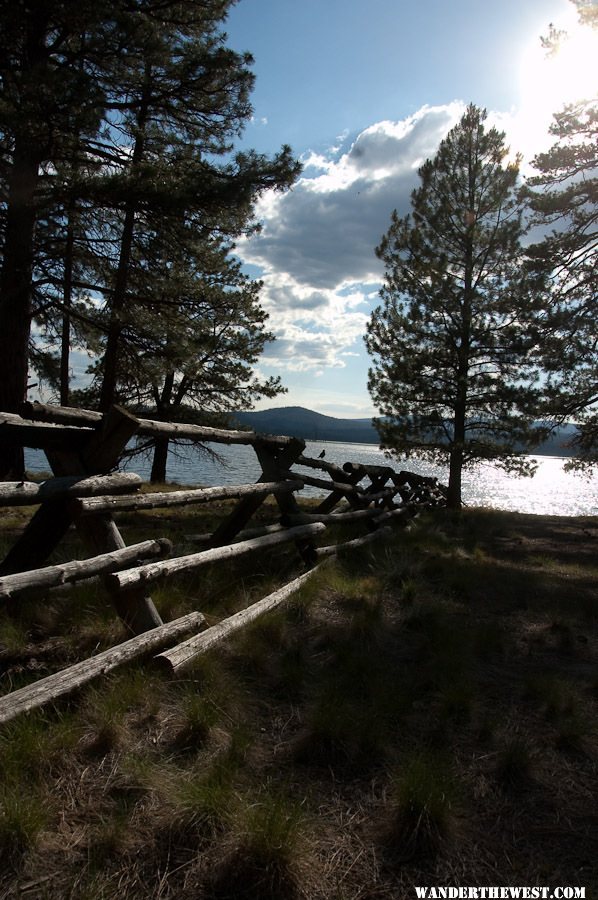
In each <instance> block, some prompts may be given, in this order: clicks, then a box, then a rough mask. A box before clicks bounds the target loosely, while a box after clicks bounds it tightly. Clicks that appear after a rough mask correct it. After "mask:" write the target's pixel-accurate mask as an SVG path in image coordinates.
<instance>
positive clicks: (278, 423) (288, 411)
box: [232, 406, 576, 456]
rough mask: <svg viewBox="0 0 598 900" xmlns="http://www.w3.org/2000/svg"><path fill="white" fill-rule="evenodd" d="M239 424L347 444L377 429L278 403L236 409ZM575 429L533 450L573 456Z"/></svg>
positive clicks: (374, 437)
mask: <svg viewBox="0 0 598 900" xmlns="http://www.w3.org/2000/svg"><path fill="white" fill-rule="evenodd" d="M232 418H234V420H236V421H237V422H238V423H239V425H242V426H243V425H244V426H245V427H247V428H251V429H252V430H253V431H257V432H261V433H262V434H288V435H290V436H291V437H298V438H303V439H304V440H306V441H339V442H341V443H348V444H377V443H378V432H377V431H376V429H375V428H374V426H373V424H372V420H371V419H336V418H334V417H333V416H324V415H322V413H318V412H314V410H312V409H305V407H303V406H282V407H277V408H275V409H263V410H258V411H256V412H237V413H234V416H233V417H232ZM575 432H576V428H575V426H574V425H563V426H562V427H561V428H559V429H557V430H555V431H554V432H553V434H552V435H551V437H550V438H549V439H548V440H547V441H545V442H544V443H543V444H541V445H540V446H539V447H538V448H537V449H536V450H535V451H534V452H535V453H538V454H539V455H544V456H573V455H574V454H573V452H572V450H571V448H570V447H567V443H568V442H569V441H570V440H571V438H572V437H573V436H574V434H575Z"/></svg>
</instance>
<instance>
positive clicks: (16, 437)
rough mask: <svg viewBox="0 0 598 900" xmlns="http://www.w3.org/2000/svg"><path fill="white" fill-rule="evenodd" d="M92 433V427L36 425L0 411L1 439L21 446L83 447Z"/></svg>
mask: <svg viewBox="0 0 598 900" xmlns="http://www.w3.org/2000/svg"><path fill="white" fill-rule="evenodd" d="M92 433H93V432H92V430H91V429H90V428H79V427H76V426H71V425H54V424H48V425H37V424H35V425H34V424H33V423H32V422H29V421H27V420H26V419H23V418H21V416H16V415H13V414H11V413H5V412H2V413H0V440H2V441H6V442H7V443H11V444H18V445H19V446H21V447H32V448H33V449H35V450H48V449H50V448H52V447H66V446H70V447H74V448H78V449H82V448H83V447H84V446H85V444H86V443H87V441H88V440H89V437H90V435H91V434H92Z"/></svg>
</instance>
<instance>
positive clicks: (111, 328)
mask: <svg viewBox="0 0 598 900" xmlns="http://www.w3.org/2000/svg"><path fill="white" fill-rule="evenodd" d="M150 97H151V67H150V66H146V70H145V84H144V89H143V95H142V97H141V102H140V106H139V111H138V114H137V127H136V132H137V137H136V138H135V144H134V147H133V153H132V154H131V166H130V169H129V175H130V176H134V175H135V174H136V173H137V170H138V168H139V165H140V163H141V161H142V160H143V155H144V152H145V129H146V124H147V116H148V111H149V105H150ZM136 213H137V205H136V203H135V202H134V201H130V200H129V201H127V203H126V205H125V219H124V224H123V231H122V235H121V239H120V255H119V259H118V268H117V270H116V276H115V281H114V290H113V292H112V299H111V306H110V321H109V324H108V336H107V339H106V349H105V351H104V362H103V369H104V372H103V379H102V388H101V391H100V410H101V411H102V412H107V411H108V410H109V409H110V407H111V406H112V405H113V404H114V402H115V401H116V387H117V384H118V350H119V343H120V336H121V334H122V330H123V322H122V312H123V310H124V308H125V301H126V297H127V289H128V286H129V275H130V268H131V255H132V250H133V236H134V232H135V215H136Z"/></svg>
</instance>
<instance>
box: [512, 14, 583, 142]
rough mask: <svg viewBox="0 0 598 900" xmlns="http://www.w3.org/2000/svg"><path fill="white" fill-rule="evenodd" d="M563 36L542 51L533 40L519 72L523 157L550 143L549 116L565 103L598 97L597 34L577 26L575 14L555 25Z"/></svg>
mask: <svg viewBox="0 0 598 900" xmlns="http://www.w3.org/2000/svg"><path fill="white" fill-rule="evenodd" d="M555 26H556V28H558V29H562V30H563V31H564V32H565V35H564V37H563V38H562V40H561V41H560V42H559V45H558V47H556V48H555V50H554V51H553V52H551V53H549V52H548V51H547V50H545V49H544V48H543V47H542V45H541V43H540V39H539V38H538V37H537V36H536V37H535V38H534V39H533V40H530V42H529V44H528V46H527V48H526V49H525V51H524V53H523V56H522V59H521V65H520V71H519V97H520V102H519V115H518V119H519V128H518V131H519V132H520V134H519V140H520V144H521V145H522V146H520V149H521V150H522V151H523V153H524V155H525V156H526V157H529V155H530V154H531V155H533V154H535V153H537V152H539V151H540V150H543V149H545V148H546V147H547V146H549V145H550V144H551V143H552V138H551V137H550V135H549V134H548V128H549V126H550V123H551V121H552V116H553V114H554V113H555V112H558V111H559V110H560V109H562V107H563V106H565V105H566V104H568V103H574V102H575V101H577V100H588V99H592V98H596V97H598V30H597V29H593V28H591V27H590V26H589V25H580V24H579V22H578V21H577V18H576V16H575V14H574V13H573V11H572V13H571V15H570V16H566V17H564V18H563V19H562V20H559V21H558V22H555Z"/></svg>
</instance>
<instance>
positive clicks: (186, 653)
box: [155, 566, 318, 674]
mask: <svg viewBox="0 0 598 900" xmlns="http://www.w3.org/2000/svg"><path fill="white" fill-rule="evenodd" d="M317 569H318V567H317V566H316V567H315V568H314V569H311V570H310V571H309V572H306V573H305V574H304V575H300V576H299V578H295V579H294V581H290V582H289V583H288V584H285V586H284V587H282V588H279V590H277V591H274V593H273V594H269V595H268V596H267V597H264V599H263V600H259V601H258V602H257V603H253V604H252V605H251V606H249V607H248V608H247V609H243V610H241V612H238V613H235V615H233V616H229V618H228V619H224V620H223V621H222V622H219V623H218V625H212V627H211V628H208V629H207V631H204V632H203V633H202V634H198V635H195V636H194V637H192V638H189V640H188V641H184V642H183V643H182V644H179V645H178V646H177V647H173V648H172V650H166V651H164V652H163V653H160V654H159V655H158V656H156V658H155V659H156V663H157V664H158V665H159V666H160V667H161V668H164V669H167V670H168V671H169V672H171V673H172V674H178V673H179V672H182V671H183V670H184V669H186V668H188V666H190V665H191V663H192V662H193V661H194V660H195V659H196V658H197V657H198V656H199V655H200V654H201V653H205V652H206V650H209V649H210V648H211V647H213V646H214V645H215V644H218V643H220V642H221V641H223V640H225V639H226V638H228V637H230V635H231V634H234V633H235V631H239V629H241V628H243V627H244V626H245V625H248V624H249V623H250V622H253V621H254V620H255V619H257V618H258V616H261V615H263V614H264V613H266V612H269V611H270V610H272V609H275V608H276V607H277V606H280V604H281V603H284V601H285V600H288V599H289V597H291V596H292V595H293V594H294V593H295V592H296V591H298V590H299V588H300V587H301V586H302V585H303V584H304V583H305V582H306V581H307V579H308V578H310V577H311V576H312V575H313V573H314V572H315V571H317Z"/></svg>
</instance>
